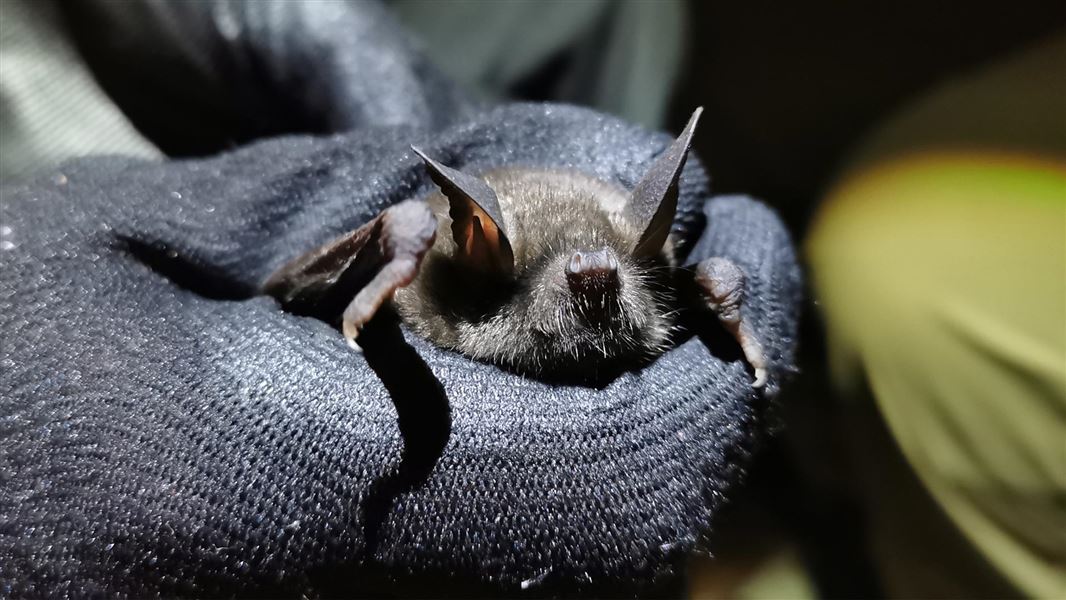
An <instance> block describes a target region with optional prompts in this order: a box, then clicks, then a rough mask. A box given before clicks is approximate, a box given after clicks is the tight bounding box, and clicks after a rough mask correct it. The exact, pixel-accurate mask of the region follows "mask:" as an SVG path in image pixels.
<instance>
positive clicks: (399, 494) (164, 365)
mask: <svg viewBox="0 0 1066 600" xmlns="http://www.w3.org/2000/svg"><path fill="white" fill-rule="evenodd" d="M670 139H671V138H670V136H668V135H666V134H649V133H647V132H646V131H644V130H641V129H638V128H635V127H633V126H629V125H626V124H624V123H623V122H620V121H617V120H615V119H613V118H610V117H606V116H603V115H600V114H598V113H595V112H592V111H589V110H585V109H578V108H573V107H566V106H559V105H511V106H504V107H501V108H498V109H496V110H494V111H491V112H488V113H483V114H480V115H478V116H476V117H475V118H473V119H471V120H469V121H467V122H465V123H462V124H460V125H457V126H455V127H453V128H450V129H447V130H445V131H443V132H438V133H433V132H431V131H430V130H426V129H416V128H408V127H382V128H375V129H365V130H361V131H357V132H353V133H351V134H347V135H339V136H334V137H330V138H317V139H316V138H310V137H290V138H281V139H276V140H271V141H265V142H260V143H256V144H254V145H251V146H249V147H246V148H243V149H241V150H238V151H235V152H233V153H230V154H225V155H222V156H219V157H217V158H210V159H205V160H194V161H172V162H163V163H152V162H143V161H134V160H129V159H121V158H96V159H85V160H80V161H76V162H73V163H69V164H67V165H65V166H63V167H62V168H60V169H59V170H58V171H56V172H54V173H52V174H51V175H50V176H48V177H45V178H42V179H40V180H37V181H35V182H31V183H28V184H25V185H21V186H18V187H8V188H5V189H3V200H4V212H3V229H2V232H0V233H2V234H3V237H2V243H3V245H2V246H0V335H2V342H3V343H2V346H0V369H2V371H0V399H2V400H0V402H2V409H0V415H2V417H0V449H2V452H0V477H2V485H0V517H2V519H0V593H3V594H4V595H16V596H21V595H55V594H59V593H63V592H69V593H78V594H81V593H97V592H98V593H106V594H108V595H113V594H129V595H133V596H142V595H151V594H160V593H161V594H164V595H174V594H179V595H233V594H242V595H244V594H249V595H259V596H261V595H271V596H277V595H298V594H306V595H310V596H313V595H332V594H346V595H350V594H374V593H384V592H386V591H387V592H388V593H412V594H422V595H425V594H427V593H430V594H433V595H440V594H448V593H454V594H456V595H468V594H471V593H479V592H486V593H501V592H502V593H506V594H508V595H515V594H518V593H520V592H521V591H522V590H528V592H529V593H534V594H549V593H553V594H559V593H566V594H573V593H582V592H585V593H594V594H598V595H617V594H623V593H624V594H632V593H655V592H662V591H664V590H669V589H673V588H672V587H671V586H674V585H676V584H677V582H678V581H679V579H678V577H677V575H679V573H680V571H679V569H680V567H681V565H682V562H683V559H684V557H685V556H686V555H687V554H688V553H689V552H691V551H692V550H693V549H695V548H696V547H697V545H698V543H699V539H700V536H701V534H702V533H704V532H705V531H706V528H707V526H708V522H709V520H710V518H711V517H712V516H713V514H714V512H715V510H716V509H718V507H720V506H721V504H722V502H723V500H724V498H725V495H726V493H727V491H728V489H729V486H730V485H731V484H732V483H734V482H735V481H736V479H737V477H738V475H739V474H740V473H741V472H742V470H743V468H744V465H745V464H746V462H747V459H748V455H749V452H750V449H751V447H752V444H753V442H754V441H755V440H756V438H757V436H758V434H759V431H760V430H761V424H760V420H759V415H760V412H761V408H762V407H763V405H764V403H765V402H766V400H765V399H764V397H763V395H762V392H757V391H755V390H753V389H752V387H751V382H752V379H751V375H750V374H749V373H748V372H747V371H746V368H745V364H744V362H743V361H742V359H741V357H740V355H739V351H738V350H736V349H735V348H733V346H732V345H731V342H730V340H729V338H728V336H720V340H719V342H721V343H718V342H715V339H716V338H714V336H710V337H708V336H703V337H693V338H691V339H688V340H687V341H683V342H682V343H681V344H680V345H679V346H678V347H676V348H675V349H673V350H671V351H669V352H667V353H666V354H665V355H664V356H662V357H660V358H659V359H658V360H657V361H655V362H654V363H653V364H652V365H650V366H649V367H647V368H646V369H643V370H641V371H639V372H632V373H626V374H624V375H622V376H621V377H619V378H618V379H616V380H614V381H612V382H610V383H609V384H607V385H606V386H605V387H602V388H600V389H597V388H590V387H577V386H575V387H565V386H552V385H548V384H546V383H541V382H538V381H534V380H530V379H524V378H522V377H519V376H516V375H513V374H510V373H508V372H504V371H501V370H500V369H498V368H496V367H494V366H491V365H487V364H483V363H479V362H475V361H472V360H470V359H467V358H465V357H464V356H461V355H458V354H455V353H452V352H448V351H444V350H441V349H438V348H435V347H433V346H431V345H429V344H428V343H427V342H425V341H423V340H421V339H420V338H418V337H417V336H415V335H413V334H407V333H406V332H404V333H403V335H402V339H400V338H401V336H400V335H399V334H400V333H401V332H400V330H399V329H398V328H397V326H396V325H395V324H393V323H390V322H388V321H387V320H382V319H378V320H375V321H374V322H372V326H368V328H367V331H366V332H365V333H364V335H363V337H361V340H362V341H363V343H364V347H365V349H366V352H365V354H364V355H360V354H358V353H355V352H353V351H352V350H351V349H349V348H348V347H347V346H346V345H345V343H344V340H343V338H342V336H341V335H340V334H339V332H337V331H336V330H335V329H333V328H332V327H330V326H329V325H327V324H325V323H323V322H320V321H317V320H314V319H311V318H305V317H296V316H293V315H290V314H288V313H285V312H283V311H281V310H280V309H279V308H278V305H277V303H276V302H275V301H274V300H273V299H271V298H267V297H262V296H255V295H254V290H255V288H256V286H257V285H258V284H260V283H261V282H262V280H263V278H265V277H266V275H267V274H269V273H270V272H271V271H272V270H273V269H274V268H276V267H277V266H278V265H279V264H281V263H282V262H284V261H285V260H287V259H289V258H291V257H292V256H294V255H295V254H298V253H299V252H302V251H303V250H305V249H307V248H310V247H313V246H315V245H317V244H320V243H322V242H324V241H325V240H327V239H329V238H331V237H333V236H335V235H337V234H339V233H341V232H344V231H347V230H350V229H353V228H354V227H355V226H357V225H359V224H360V223H362V222H365V221H366V220H368V219H369V218H371V217H372V216H373V215H374V214H376V213H377V212H378V211H380V210H381V209H382V207H384V206H386V205H389V204H392V203H395V202H398V201H400V200H403V199H405V198H408V197H412V196H418V195H420V194H422V193H425V192H427V191H429V190H430V189H432V183H431V182H430V181H429V179H428V177H427V176H426V174H425V172H424V168H423V167H422V164H421V161H419V160H418V159H417V157H415V156H414V155H413V153H411V152H410V150H409V149H408V146H409V145H410V144H415V145H418V146H421V147H423V148H426V149H427V151H430V152H432V153H433V154H435V155H437V156H444V157H448V159H449V161H450V162H451V163H452V164H454V165H456V166H459V167H462V168H463V169H464V170H467V171H471V172H477V171H479V170H482V169H488V168H491V167H495V166H500V165H505V164H523V165H530V166H547V167H551V166H556V167H560V166H566V167H570V168H576V169H580V170H583V171H586V172H589V173H592V174H595V175H596V176H598V177H601V178H604V179H607V180H612V181H616V182H618V183H620V184H621V185H624V186H627V187H631V186H632V185H634V184H635V183H636V181H637V180H638V179H639V178H640V176H641V175H642V174H643V173H644V172H645V171H646V169H647V167H648V165H649V164H650V162H651V160H652V159H653V158H654V156H655V155H656V153H657V152H660V151H662V150H663V149H664V148H665V147H666V145H667V144H668V143H669V142H670ZM453 157H454V158H453ZM680 187H681V189H680V202H679V205H680V208H679V211H678V220H677V223H676V226H675V231H676V232H677V233H678V234H679V235H681V236H683V237H685V238H686V239H689V240H695V239H696V238H697V237H699V240H698V243H695V244H694V245H693V246H692V248H693V249H692V253H691V254H690V256H689V261H690V262H691V261H692V260H694V259H698V258H700V257H702V256H712V255H718V256H724V257H727V258H730V259H732V260H734V261H735V262H736V263H737V264H739V265H740V266H741V267H743V268H744V269H745V270H746V272H747V273H748V275H749V278H750V280H749V292H750V296H749V299H748V302H747V304H746V308H747V310H749V311H750V312H749V315H750V317H751V319H752V323H753V325H754V327H755V329H756V331H757V333H758V334H759V336H760V338H761V339H762V340H763V342H764V344H765V346H766V351H767V355H768V357H769V358H770V363H771V380H770V384H769V386H768V389H769V390H770V391H771V392H772V391H774V390H776V388H777V386H778V384H779V381H780V378H781V375H782V374H783V373H784V372H785V371H786V370H787V369H788V368H789V366H790V365H791V361H792V351H793V345H794V339H795V330H796V310H797V306H798V298H797V294H798V289H799V276H798V269H797V265H796V261H795V257H794V255H793V251H792V247H791V245H790V241H789V238H788V235H787V234H786V232H785V231H784V229H783V227H782V225H781V223H780V222H779V221H778V220H777V219H776V217H775V216H774V215H773V214H772V213H771V212H770V211H769V210H767V209H766V208H765V207H763V206H762V205H760V204H758V203H756V202H753V201H751V200H747V199H743V198H721V199H715V200H710V201H707V196H706V176H705V175H704V173H703V171H702V168H701V167H700V166H699V164H698V162H697V161H696V160H690V161H689V164H688V166H687V167H686V169H685V172H684V174H683V176H682V180H681V186H680ZM704 222H706V223H707V225H706V228H704ZM701 233H702V235H701ZM404 339H405V340H406V342H404ZM408 344H409V345H408ZM731 348H732V349H731ZM438 381H439V384H438V383H437V382H438ZM442 578H447V586H446V587H442V586H441V585H440V582H441V580H442Z"/></svg>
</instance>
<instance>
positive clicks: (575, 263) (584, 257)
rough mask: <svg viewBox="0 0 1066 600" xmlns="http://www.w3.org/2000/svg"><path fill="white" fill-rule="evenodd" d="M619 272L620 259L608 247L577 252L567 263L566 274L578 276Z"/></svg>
mask: <svg viewBox="0 0 1066 600" xmlns="http://www.w3.org/2000/svg"><path fill="white" fill-rule="evenodd" d="M617 272H618V260H617V259H615V257H614V253H613V252H611V250H610V249H608V248H600V249H599V250H592V251H585V252H581V251H578V252H575V253H574V255H573V256H571V257H570V262H569V263H568V264H567V265H566V274H567V276H570V275H578V276H597V275H609V274H611V273H617Z"/></svg>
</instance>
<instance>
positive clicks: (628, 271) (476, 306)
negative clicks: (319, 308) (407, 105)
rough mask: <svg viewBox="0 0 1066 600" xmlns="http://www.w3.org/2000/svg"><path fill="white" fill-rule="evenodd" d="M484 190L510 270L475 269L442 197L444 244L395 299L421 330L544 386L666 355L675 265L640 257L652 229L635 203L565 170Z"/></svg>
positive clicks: (509, 178) (437, 208) (508, 175)
mask: <svg viewBox="0 0 1066 600" xmlns="http://www.w3.org/2000/svg"><path fill="white" fill-rule="evenodd" d="M481 179H482V180H483V181H484V182H485V183H486V184H487V186H488V187H489V188H490V189H491V190H492V191H493V193H494V194H495V196H496V200H497V202H496V204H497V208H498V212H497V216H498V217H499V219H500V221H502V223H503V225H502V226H501V229H503V231H504V233H505V235H506V236H507V244H508V246H509V248H510V255H511V261H510V264H509V265H505V266H504V267H503V268H497V261H496V260H495V259H493V258H491V257H490V258H488V259H481V258H479V259H478V260H476V261H471V260H469V259H468V258H467V256H468V254H469V252H467V248H466V246H464V245H463V241H464V238H462V236H461V235H460V236H458V237H457V236H455V235H454V230H455V227H454V225H455V221H454V220H453V219H452V218H451V217H450V215H449V213H450V203H449V201H448V199H447V198H446V197H445V196H444V194H443V193H440V194H433V195H431V196H430V197H429V198H428V202H429V205H430V206H431V207H432V208H433V209H434V212H435V213H436V215H437V219H438V223H439V228H438V231H437V237H436V243H435V244H434V247H433V248H432V250H430V251H429V253H427V255H426V257H425V258H424V260H423V263H422V268H421V270H420V273H419V276H418V277H417V278H416V279H415V281H414V282H412V283H411V284H410V285H409V286H407V287H405V288H402V289H399V290H397V292H396V294H395V296H394V305H395V307H396V309H397V312H399V314H400V315H401V317H402V318H403V320H404V321H405V322H406V323H407V324H408V325H409V326H410V327H411V328H413V329H414V330H415V331H417V332H418V333H420V334H422V335H424V336H425V337H427V338H429V339H430V340H431V341H433V342H435V343H436V344H438V345H440V346H443V347H446V348H451V349H454V350H457V351H460V352H463V353H464V354H467V355H469V356H472V357H475V358H478V359H482V360H487V361H490V362H494V363H496V364H500V365H503V366H506V367H510V368H512V369H515V370H517V371H520V372H523V373H530V374H535V375H546V374H558V375H564V376H566V375H579V374H585V373H587V374H594V373H597V372H598V371H600V370H602V369H605V368H606V369H610V368H614V367H616V366H618V367H622V366H628V365H629V364H639V363H640V362H643V361H644V360H647V359H650V358H653V357H654V356H657V355H658V354H659V353H661V352H662V351H663V350H665V349H666V347H667V345H668V342H669V337H670V332H671V330H672V328H673V318H672V309H671V307H672V306H673V305H674V298H673V294H672V280H671V276H672V266H673V259H672V253H671V249H670V246H669V245H664V246H663V247H662V248H660V249H659V251H658V252H656V253H654V254H650V255H647V256H637V255H635V254H634V248H635V247H636V243H637V241H638V239H639V237H640V234H641V232H642V228H641V224H640V223H639V222H637V220H636V219H634V218H633V216H632V215H631V214H630V212H629V211H628V210H627V208H626V207H627V204H628V201H629V193H628V192H626V191H625V190H623V189H621V188H619V187H617V186H614V185H611V184H608V183H605V182H601V181H598V180H596V179H594V178H591V177H589V176H586V175H583V174H581V173H576V172H567V171H558V170H556V171H552V170H539V169H504V170H497V171H492V172H489V173H486V174H484V175H483V176H482V177H481ZM494 210H495V208H494ZM457 240H458V241H457ZM475 243H476V242H475ZM475 252H476V251H475Z"/></svg>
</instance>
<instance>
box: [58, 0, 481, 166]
mask: <svg viewBox="0 0 1066 600" xmlns="http://www.w3.org/2000/svg"><path fill="white" fill-rule="evenodd" d="M59 6H60V8H61V9H62V11H63V13H64V15H65V17H66V19H65V20H66V24H67V27H68V30H69V31H70V33H71V34H72V36H73V37H74V39H75V40H76V42H77V44H78V47H79V49H80V51H81V52H82V54H83V56H84V57H85V58H86V60H87V62H88V63H89V65H90V67H91V68H92V69H93V71H94V74H95V75H96V77H97V79H98V80H99V82H100V83H101V85H102V86H103V87H104V89H105V90H107V92H108V93H109V94H110V96H111V97H112V98H113V99H114V100H115V102H116V103H117V104H118V105H119V106H120V107H121V108H122V109H123V111H124V112H125V113H126V114H127V116H129V118H130V119H131V120H132V121H133V123H134V125H136V126H137V127H138V129H140V130H141V131H142V133H144V134H145V135H146V137H148V138H149V139H150V140H152V141H153V142H154V143H155V144H157V145H158V146H159V147H160V148H161V149H163V151H164V152H166V153H168V154H171V155H204V154H208V153H211V152H216V151H218V150H222V149H227V148H232V147H234V146H236V145H238V144H241V143H244V142H247V141H249V140H251V139H257V138H263V137H269V136H272V135H278V134H282V133H292V132H302V133H307V132H312V133H331V132H337V131H349V130H353V129H357V128H360V127H366V126H382V125H411V126H419V127H428V128H440V127H444V126H446V125H449V124H452V123H456V122H459V121H460V120H462V119H463V118H464V117H467V116H469V115H470V114H471V111H472V103H471V102H470V101H469V100H468V99H467V96H466V95H465V94H463V93H462V92H461V91H460V90H459V89H458V88H457V87H456V86H455V85H454V84H453V83H452V82H451V81H449V80H447V79H446V78H445V77H443V76H442V75H441V74H440V73H439V72H438V71H437V70H436V69H435V68H434V67H433V66H432V65H431V64H430V62H429V60H428V59H427V58H426V57H425V56H424V55H423V54H422V53H421V52H420V48H419V47H418V45H417V44H416V43H415V42H414V41H413V40H412V39H411V38H410V37H409V36H408V34H407V32H405V31H403V29H402V28H401V27H400V26H399V24H398V23H396V22H395V20H394V19H393V18H392V16H391V15H390V14H389V13H388V11H387V10H386V9H385V8H384V7H383V6H382V5H381V4H380V3H379V2H376V1H359V2H347V1H335V2H330V1H327V2H287V1H269V0H268V1H263V2H258V1H245V0H198V1H192V2H163V1H158V0H121V1H118V0H86V1H83V2H60V3H59Z"/></svg>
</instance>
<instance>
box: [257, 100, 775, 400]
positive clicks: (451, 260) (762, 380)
mask: <svg viewBox="0 0 1066 600" xmlns="http://www.w3.org/2000/svg"><path fill="white" fill-rule="evenodd" d="M699 115H700V109H697V110H696V111H695V112H694V113H693V115H692V117H691V118H690V119H689V122H688V125H687V126H686V127H685V130H684V131H683V132H682V133H681V135H680V136H679V137H678V138H677V139H676V140H675V141H674V143H673V144H671V145H670V146H669V147H668V148H667V149H666V151H665V152H663V153H662V154H661V155H660V156H659V157H658V158H656V160H655V162H654V163H653V164H652V166H651V168H650V169H649V170H648V172H647V173H646V174H645V176H644V177H643V178H642V179H641V180H640V182H639V183H637V185H636V187H634V188H633V190H632V191H627V190H623V189H622V188H620V187H618V186H616V185H614V184H611V183H607V182H604V181H600V180H597V179H595V178H592V177H590V176H588V175H584V174H581V173H577V172H571V171H563V170H545V169H530V168H509V169H500V170H496V171H491V172H489V173H485V174H483V175H481V176H477V175H474V174H469V173H464V172H462V171H458V170H455V169H452V168H450V167H447V166H444V165H442V164H440V163H438V162H436V161H435V160H433V159H432V158H430V157H429V156H427V155H426V154H424V153H423V152H422V151H420V150H418V149H417V148H413V150H414V151H415V153H416V154H418V155H419V156H421V157H422V159H423V161H424V162H425V164H426V169H427V171H428V172H429V174H430V177H431V178H432V179H433V181H434V183H436V184H437V186H438V188H439V190H440V191H439V192H435V193H433V194H430V195H429V197H427V198H425V199H417V200H408V201H405V202H401V203H399V204H397V205H395V206H391V207H389V208H387V209H385V210H384V211H382V212H381V213H380V214H379V215H378V216H377V217H375V218H374V219H373V220H372V221H370V222H369V223H366V224H364V225H363V226H362V227H359V228H358V229H356V230H354V231H351V232H349V233H346V234H344V235H342V236H340V237H338V238H336V239H334V240H332V241H330V242H328V243H326V244H324V245H323V246H320V247H318V248H315V249H313V250H311V251H309V252H306V253H305V254H302V255H300V256H298V257H296V258H295V259H293V260H290V261H289V262H288V263H286V264H284V265H282V266H281V267H280V268H279V269H278V270H277V271H275V272H274V273H273V274H272V275H271V276H270V277H269V278H267V280H266V281H265V282H264V284H263V288H262V289H263V292H264V293H267V294H270V295H271V296H274V297H275V298H277V299H278V300H279V301H280V302H281V304H282V306H283V307H284V308H285V309H286V310H288V311H290V312H293V313H296V314H303V315H313V316H316V317H318V318H320V319H323V320H327V321H330V322H334V323H336V322H338V321H339V324H340V326H341V330H342V331H343V333H344V336H345V338H346V339H347V340H348V342H349V343H350V344H352V345H357V343H356V339H357V337H358V336H359V331H360V328H361V327H362V326H363V325H365V324H366V323H367V322H368V321H369V320H370V319H371V318H372V317H373V316H374V314H376V313H377V311H378V309H379V308H380V307H381V306H382V305H383V304H385V303H387V302H389V301H391V302H392V305H393V306H394V307H395V308H396V310H397V312H398V313H399V314H400V316H401V317H402V318H403V319H404V321H405V322H406V323H407V324H408V325H409V326H410V327H411V328H412V329H414V330H415V331H417V332H418V333H421V334H422V335H424V336H425V337H427V338H429V339H430V340H431V341H433V342H435V343H436V344H437V345H439V346H442V347H445V348H450V349H454V350H458V351H460V352H463V353H465V354H467V355H469V356H471V357H474V358H478V359H482V360H487V361H491V362H494V363H496V364H499V365H502V366H506V367H511V368H513V369H516V370H518V371H520V372H524V373H529V374H533V375H540V376H545V375H548V376H551V375H562V376H571V375H577V376H578V377H579V378H586V377H589V378H593V379H599V376H600V375H601V374H604V371H612V370H614V368H615V367H619V366H623V367H624V366H629V365H636V364H639V363H641V362H643V361H645V360H647V359H650V358H654V357H655V356H657V355H658V354H660V353H661V352H663V351H664V350H665V349H666V348H667V346H668V343H669V338H670V334H671V332H672V330H673V328H674V319H673V315H674V314H675V313H676V312H677V311H675V310H673V309H672V307H675V306H676V305H677V304H678V298H676V297H675V283H677V282H679V281H680V278H679V277H678V275H679V274H681V273H687V274H689V275H693V278H692V283H694V284H695V287H696V288H697V289H698V290H699V292H698V293H699V294H700V295H701V297H702V303H703V304H704V306H705V307H706V308H707V309H709V310H710V311H712V312H713V313H715V314H716V315H717V317H718V321H719V322H720V323H721V324H722V326H723V327H724V328H725V329H726V330H727V331H728V332H729V333H730V334H732V336H733V337H734V338H735V339H736V341H737V343H738V344H739V345H740V348H741V350H742V351H743V353H744V356H745V358H746V359H747V361H748V363H749V364H750V365H751V366H752V368H753V369H754V371H755V382H754V383H753V386H754V387H761V386H763V385H765V384H766V382H767V381H768V377H769V370H768V363H767V359H766V356H765V354H764V353H763V350H762V344H761V343H760V342H759V340H758V336H757V335H756V334H755V331H754V329H753V328H752V324H751V323H750V321H748V320H747V319H745V318H744V316H743V315H742V311H741V308H742V304H743V301H744V295H745V281H746V278H745V275H744V272H743V270H742V269H740V268H739V267H738V266H737V265H735V264H734V263H733V262H732V261H730V260H728V259H726V258H723V257H711V258H708V259H705V260H703V261H701V262H700V263H699V264H697V265H695V266H694V267H693V268H686V270H675V268H674V267H675V257H674V255H673V249H672V246H671V244H670V242H669V240H668V237H669V233H670V228H671V225H672V223H673V219H674V213H675V211H676V210H677V195H678V190H677V185H678V179H679V177H680V175H681V169H682V167H683V166H684V164H685V158H686V156H687V154H688V149H689V146H690V145H691V142H692V135H693V133H694V131H695V127H696V122H697V120H698V119H699ZM342 307H343V311H342V310H341V309H342Z"/></svg>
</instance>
